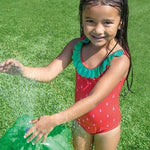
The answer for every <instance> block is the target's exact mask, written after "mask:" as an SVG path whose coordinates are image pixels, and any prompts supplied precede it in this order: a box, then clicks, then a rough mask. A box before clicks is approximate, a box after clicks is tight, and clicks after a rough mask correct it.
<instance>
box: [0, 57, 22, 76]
mask: <svg viewBox="0 0 150 150" xmlns="http://www.w3.org/2000/svg"><path fill="white" fill-rule="evenodd" d="M23 68H24V66H23V64H21V63H20V62H19V61H17V60H14V59H8V60H5V61H4V62H2V63H1V64H0V73H3V72H4V73H7V74H12V75H22V74H23V70H24V69H23Z"/></svg>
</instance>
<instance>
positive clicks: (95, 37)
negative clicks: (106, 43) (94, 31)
mask: <svg viewBox="0 0 150 150" xmlns="http://www.w3.org/2000/svg"><path fill="white" fill-rule="evenodd" d="M92 37H93V38H94V39H96V40H103V39H104V38H105V37H104V36H102V37H97V36H94V35H92Z"/></svg>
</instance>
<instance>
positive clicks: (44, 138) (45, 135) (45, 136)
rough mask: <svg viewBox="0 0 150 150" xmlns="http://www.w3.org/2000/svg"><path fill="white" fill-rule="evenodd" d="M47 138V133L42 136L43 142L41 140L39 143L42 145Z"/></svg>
mask: <svg viewBox="0 0 150 150" xmlns="http://www.w3.org/2000/svg"><path fill="white" fill-rule="evenodd" d="M47 136H48V133H46V134H44V136H43V140H42V142H41V143H43V142H44V141H45V140H46V138H47Z"/></svg>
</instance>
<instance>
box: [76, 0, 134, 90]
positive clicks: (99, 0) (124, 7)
mask: <svg viewBox="0 0 150 150" xmlns="http://www.w3.org/2000/svg"><path fill="white" fill-rule="evenodd" d="M98 4H100V5H107V6H111V7H114V8H116V9H118V12H119V14H120V18H121V27H120V29H118V31H117V34H116V40H117V42H118V43H119V44H120V45H121V46H122V48H123V49H124V50H125V51H126V52H127V54H128V57H129V59H130V68H129V72H128V76H127V78H126V81H127V87H128V91H131V86H132V81H133V70H132V77H131V82H130V84H129V79H128V77H129V73H130V71H131V66H132V63H131V54H130V49H129V45H128V40H127V28H128V14H129V10H128V0H80V5H79V16H80V35H81V37H82V36H84V32H83V25H82V14H83V11H84V9H85V7H86V6H87V5H93V6H95V5H98Z"/></svg>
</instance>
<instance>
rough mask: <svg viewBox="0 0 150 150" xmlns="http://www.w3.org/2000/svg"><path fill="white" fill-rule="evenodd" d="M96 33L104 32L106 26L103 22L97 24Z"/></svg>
mask: <svg viewBox="0 0 150 150" xmlns="http://www.w3.org/2000/svg"><path fill="white" fill-rule="evenodd" d="M95 33H96V34H103V33H104V27H103V25H102V24H97V25H96V26H95Z"/></svg>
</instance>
